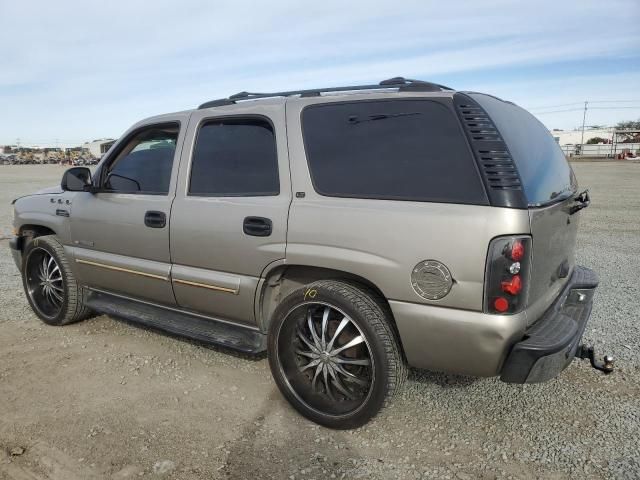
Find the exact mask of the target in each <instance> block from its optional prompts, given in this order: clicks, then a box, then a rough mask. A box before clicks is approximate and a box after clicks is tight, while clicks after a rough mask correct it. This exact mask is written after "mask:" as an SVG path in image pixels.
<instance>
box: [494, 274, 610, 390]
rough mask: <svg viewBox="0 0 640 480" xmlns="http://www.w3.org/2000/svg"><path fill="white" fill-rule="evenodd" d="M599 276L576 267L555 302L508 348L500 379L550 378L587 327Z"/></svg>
mask: <svg viewBox="0 0 640 480" xmlns="http://www.w3.org/2000/svg"><path fill="white" fill-rule="evenodd" d="M597 286H598V276H597V275H596V274H595V272H593V271H592V270H589V269H588V268H584V267H576V268H575V271H574V273H573V275H572V276H571V279H570V280H569V282H567V285H566V286H565V288H564V290H563V291H562V293H561V294H560V295H559V296H558V298H557V299H556V301H555V302H554V303H553V304H552V305H551V307H549V308H548V309H547V311H546V312H545V313H544V315H543V316H542V317H540V319H539V320H538V321H537V322H536V323H534V324H533V325H532V326H531V327H529V328H528V329H527V330H526V331H525V336H524V338H523V339H522V340H521V341H519V342H518V343H516V344H515V345H514V346H513V348H512V349H511V351H510V353H509V355H508V357H507V359H506V360H505V362H504V365H503V368H502V372H501V375H500V379H501V380H502V381H504V382H508V383H538V382H544V381H547V380H550V379H552V378H554V377H556V376H557V375H558V374H559V373H560V372H562V371H563V370H564V369H565V368H566V367H567V366H568V365H569V364H570V363H571V361H572V360H573V358H574V356H575V354H576V350H577V349H578V346H579V344H580V340H581V339H582V334H583V333H584V330H585V328H586V326H587V322H588V320H589V316H590V315H591V308H592V305H593V295H594V293H595V289H596V287H597Z"/></svg>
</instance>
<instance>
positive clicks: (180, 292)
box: [170, 105, 291, 324]
mask: <svg viewBox="0 0 640 480" xmlns="http://www.w3.org/2000/svg"><path fill="white" fill-rule="evenodd" d="M192 142H193V148H192V149H186V148H185V149H184V153H183V158H182V162H181V164H182V166H181V171H180V176H179V181H178V189H177V194H176V199H175V201H174V204H173V208H172V212H171V226H170V230H171V257H172V261H173V267H172V271H171V272H172V273H171V277H172V280H173V289H174V292H175V296H176V301H177V303H178V305H180V306H181V307H183V308H185V309H188V310H192V311H196V312H200V313H204V314H207V315H209V316H213V317H216V318H220V319H225V320H230V321H232V322H239V323H246V324H253V323H255V316H254V296H255V292H256V287H257V285H258V281H259V279H260V276H261V274H262V272H263V270H264V269H265V267H266V266H267V265H269V264H270V263H272V262H274V261H277V260H282V259H283V258H284V256H285V245H286V235H287V215H288V210H289V204H290V202H291V188H290V182H289V167H288V156H287V146H286V134H285V129H284V109H283V108H282V105H256V106H252V107H251V115H234V116H228V115H227V116H225V115H223V114H220V113H217V112H215V113H213V112H212V111H211V110H200V111H197V112H195V113H193V114H192V117H191V121H190V124H189V130H188V132H187V144H188V145H190V144H192Z"/></svg>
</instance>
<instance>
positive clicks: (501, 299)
mask: <svg viewBox="0 0 640 480" xmlns="http://www.w3.org/2000/svg"><path fill="white" fill-rule="evenodd" d="M530 264H531V237H527V236H508V237H498V238H494V239H493V240H492V241H491V243H490V244H489V255H488V256H487V273H486V278H485V300H484V306H485V308H484V310H485V312H487V313H503V314H512V313H517V312H519V311H521V310H523V309H524V308H525V306H526V303H527V292H528V285H527V281H528V279H529V266H530Z"/></svg>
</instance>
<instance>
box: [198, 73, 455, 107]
mask: <svg viewBox="0 0 640 480" xmlns="http://www.w3.org/2000/svg"><path fill="white" fill-rule="evenodd" d="M381 89H397V90H398V91H399V92H442V91H445V90H450V91H453V89H452V88H449V87H446V86H444V85H440V84H437V83H431V82H425V81H423V80H412V79H409V78H404V77H393V78H389V79H387V80H383V81H381V82H380V83H378V84H375V85H351V86H347V87H327V88H313V89H309V90H291V91H285V92H272V93H257V92H239V93H236V94H234V95H231V96H229V97H228V98H221V99H218V100H211V101H209V102H205V103H203V104H202V105H200V106H199V107H198V109H200V110H201V109H203V108H211V107H220V106H223V105H233V104H234V103H236V102H238V101H243V100H258V99H261V98H273V97H290V96H293V95H300V96H301V97H317V96H320V95H321V94H322V93H332V92H351V91H358V90H381Z"/></svg>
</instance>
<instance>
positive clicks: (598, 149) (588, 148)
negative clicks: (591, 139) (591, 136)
mask: <svg viewBox="0 0 640 480" xmlns="http://www.w3.org/2000/svg"><path fill="white" fill-rule="evenodd" d="M560 148H561V149H562V151H563V152H564V154H565V155H566V156H567V157H574V156H583V157H604V158H617V157H618V155H620V154H624V153H625V152H631V153H632V154H633V155H634V156H636V157H637V156H640V143H610V144H602V145H600V144H598V145H591V144H584V145H580V144H578V145H561V146H560Z"/></svg>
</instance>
